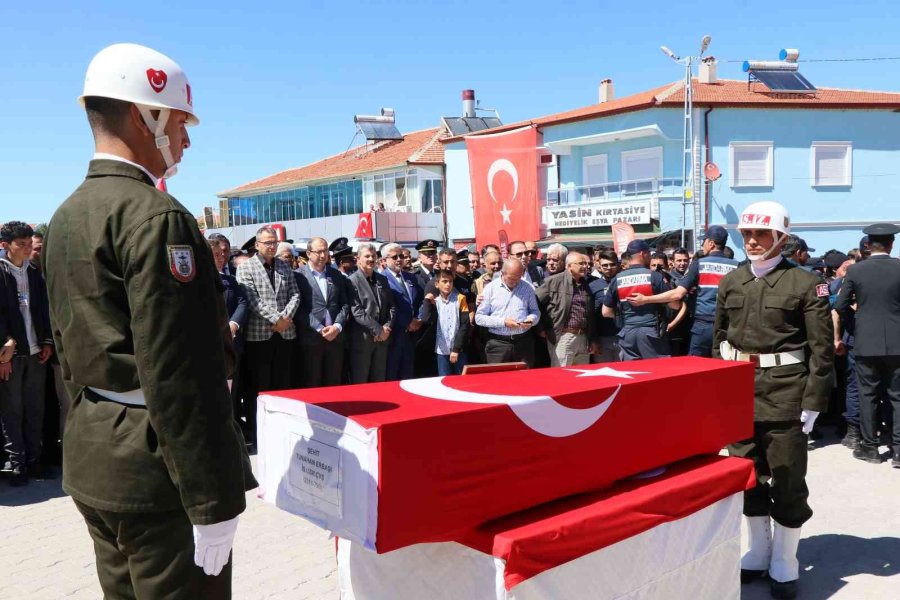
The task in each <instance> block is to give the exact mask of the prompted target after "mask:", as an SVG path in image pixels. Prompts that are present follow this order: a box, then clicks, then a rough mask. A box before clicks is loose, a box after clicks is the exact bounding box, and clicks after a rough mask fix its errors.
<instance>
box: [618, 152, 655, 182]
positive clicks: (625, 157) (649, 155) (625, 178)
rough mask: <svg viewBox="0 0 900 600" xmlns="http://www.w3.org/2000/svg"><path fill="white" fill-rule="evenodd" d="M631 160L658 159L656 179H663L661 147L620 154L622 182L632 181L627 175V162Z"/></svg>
mask: <svg viewBox="0 0 900 600" xmlns="http://www.w3.org/2000/svg"><path fill="white" fill-rule="evenodd" d="M632 158H658V159H659V173H657V175H656V177H657V179H662V178H663V147H662V146H651V147H650V148H639V149H637V150H625V151H624V152H622V158H621V162H622V181H634V180H633V179H632V177H631V175H630V174H629V173H628V161H629V160H630V159H632Z"/></svg>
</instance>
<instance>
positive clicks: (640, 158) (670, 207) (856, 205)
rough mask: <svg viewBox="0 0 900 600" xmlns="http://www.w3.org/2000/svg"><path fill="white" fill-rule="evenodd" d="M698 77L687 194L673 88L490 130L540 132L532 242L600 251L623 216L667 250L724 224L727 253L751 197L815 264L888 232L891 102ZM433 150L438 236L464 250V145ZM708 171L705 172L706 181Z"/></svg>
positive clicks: (898, 186) (680, 104)
mask: <svg viewBox="0 0 900 600" xmlns="http://www.w3.org/2000/svg"><path fill="white" fill-rule="evenodd" d="M711 66H712V68H709V67H710V65H705V66H704V67H705V68H702V69H701V74H700V77H699V78H697V79H694V80H693V88H692V91H693V107H694V110H693V112H692V121H693V144H692V152H691V153H690V159H691V163H692V164H693V172H694V177H693V185H692V186H690V187H689V189H688V190H684V188H683V187H682V156H683V154H684V151H683V137H682V132H683V127H684V122H685V119H684V86H683V83H681V82H677V83H673V84H670V85H665V86H662V87H659V88H655V89H652V90H648V91H646V92H642V93H639V94H635V95H632V96H628V97H624V98H621V99H615V98H614V97H613V90H612V83H611V82H608V81H607V82H604V83H603V84H601V89H600V99H601V102H599V103H598V104H595V105H592V106H588V107H584V108H580V109H576V110H572V111H568V112H565V113H560V114H556V115H550V116H546V117H540V118H536V119H533V120H530V121H525V122H521V123H516V124H511V125H507V126H504V127H501V128H495V129H492V130H491V131H490V132H489V133H496V132H500V131H503V130H508V129H514V128H517V127H521V126H525V125H534V126H537V127H538V128H539V130H540V131H541V132H542V134H543V146H542V147H540V148H536V149H535V151H536V152H537V153H538V154H539V156H540V157H541V158H540V160H539V161H538V163H539V165H540V166H539V167H538V169H539V174H538V176H539V179H538V180H539V182H541V183H540V189H541V192H542V194H543V197H541V198H539V202H540V203H541V206H540V207H539V210H541V214H542V223H543V225H544V230H543V239H544V241H545V242H550V241H560V242H562V243H566V241H569V242H570V243H579V242H580V243H598V242H608V241H610V240H611V233H610V227H609V225H610V223H611V222H612V221H615V220H619V219H623V220H626V221H628V222H631V223H632V225H633V227H634V228H635V231H636V234H637V236H638V237H643V238H653V237H657V236H659V235H660V233H662V232H669V231H675V230H679V231H678V232H677V233H674V234H672V235H671V236H668V237H667V238H666V242H665V243H666V245H670V246H671V245H679V244H680V241H681V232H680V230H682V228H684V229H686V230H687V231H686V235H685V237H686V243H687V245H688V247H690V246H691V245H692V232H693V229H694V227H695V222H696V224H697V226H698V228H699V229H701V230H702V229H703V228H705V227H706V226H708V225H712V224H721V225H724V226H725V227H726V228H728V229H729V230H730V232H731V236H732V238H731V242H730V245H731V246H732V247H733V248H735V249H736V250H739V249H740V247H741V243H740V238H739V235H738V234H737V232H736V230H735V225H736V223H737V219H738V215H739V214H740V213H741V211H742V210H743V209H744V207H745V206H747V205H748V204H750V203H752V202H756V201H758V200H776V201H778V202H781V203H782V204H784V205H785V206H786V207H787V208H788V211H789V212H790V215H791V219H792V229H793V232H794V233H796V234H797V235H799V236H801V237H803V238H804V239H806V241H807V242H808V244H809V245H810V246H811V247H813V248H815V249H816V253H817V254H822V253H824V252H825V251H827V250H828V249H830V248H838V249H840V250H843V251H847V250H848V249H850V248H852V247H855V246H856V245H857V244H858V243H859V239H860V237H861V236H862V233H861V231H860V230H861V229H862V228H863V227H864V226H865V225H867V224H869V223H871V222H873V221H891V222H897V223H900V114H898V113H900V93H885V92H872V91H856V90H839V89H830V88H829V89H825V88H820V89H818V90H816V91H815V93H812V94H786V93H775V92H772V91H771V90H770V89H769V88H768V87H766V85H764V84H763V83H761V82H753V83H752V84H751V83H748V81H746V80H745V81H735V80H717V79H716V77H715V64H714V63H713V64H712V65H711ZM475 135H479V134H475ZM444 143H445V161H446V181H447V189H446V192H447V211H448V219H447V221H448V235H449V237H450V239H451V240H452V241H453V242H456V243H460V242H468V241H473V240H474V224H473V223H472V214H473V208H472V193H471V184H470V181H469V168H468V156H467V151H466V146H465V139H464V138H463V137H453V138H449V139H446V140H444ZM708 163H713V164H714V165H715V168H712V167H711V168H710V169H709V170H706V171H705V170H704V166H705V165H707V164H708ZM715 171H718V174H719V175H720V176H719V177H718V178H716V177H715V175H716V173H715ZM704 173H706V175H705V174H704ZM707 175H709V177H707ZM738 255H739V256H740V255H741V253H740V252H738Z"/></svg>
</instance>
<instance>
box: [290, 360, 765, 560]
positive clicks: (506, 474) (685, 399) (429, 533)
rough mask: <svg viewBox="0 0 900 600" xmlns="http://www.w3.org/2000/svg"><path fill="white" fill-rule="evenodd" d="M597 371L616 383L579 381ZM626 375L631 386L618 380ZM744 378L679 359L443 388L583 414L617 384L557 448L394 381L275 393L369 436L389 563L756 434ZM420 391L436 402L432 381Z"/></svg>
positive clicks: (511, 418)
mask: <svg viewBox="0 0 900 600" xmlns="http://www.w3.org/2000/svg"><path fill="white" fill-rule="evenodd" d="M597 369H600V371H598V372H601V373H614V374H619V375H620V377H613V376H609V375H608V374H607V375H602V376H580V375H583V374H584V373H583V372H584V371H588V372H594V371H595V370H597ZM603 369H609V371H603ZM625 372H628V373H631V374H630V375H628V376H630V377H631V379H628V378H621V375H622V373H625ZM753 374H754V367H753V365H752V364H750V363H739V362H729V361H721V360H712V359H704V358H697V357H681V358H667V359H655V360H643V361H636V362H629V363H611V364H603V365H584V366H582V367H579V368H575V367H573V368H554V369H539V370H532V371H515V372H507V373H489V374H484V375H469V376H457V377H448V378H445V380H444V382H443V383H444V385H445V386H446V387H447V388H452V389H454V390H464V391H466V392H467V393H468V394H528V395H535V394H541V395H548V396H551V397H552V398H553V399H555V402H553V403H551V405H550V408H555V407H558V406H563V407H568V408H574V409H586V410H590V409H592V408H594V407H596V406H598V405H600V404H601V403H603V402H604V401H605V400H607V399H608V398H609V397H610V396H611V395H612V394H613V393H614V392H616V390H617V388H618V386H620V385H621V389H619V390H618V393H617V395H616V396H615V398H614V400H613V401H612V403H611V404H610V405H609V408H608V410H607V411H606V412H605V413H604V414H603V415H602V417H600V418H599V420H597V421H596V422H594V423H593V424H591V425H590V426H588V427H587V428H586V429H584V430H583V431H581V432H579V433H577V434H574V435H569V436H566V437H549V436H547V435H544V434H542V433H539V432H538V431H535V430H534V429H532V428H531V427H529V426H528V425H527V424H526V423H525V422H524V421H523V420H522V418H521V417H520V416H518V414H517V413H516V412H515V411H514V410H513V409H512V408H511V407H510V406H507V405H506V404H488V403H477V404H466V403H460V402H450V401H446V400H434V399H433V398H427V397H423V396H422V395H416V394H413V393H409V392H407V391H405V390H404V389H403V388H401V382H387V383H378V384H366V385H355V386H345V387H341V388H340V390H337V391H335V389H334V388H320V389H309V390H292V391H284V392H277V393H276V394H277V395H279V396H282V397H285V398H292V399H296V400H302V401H305V402H307V403H310V404H315V405H318V406H320V407H322V408H325V409H328V410H331V411H333V412H335V413H337V414H339V415H343V416H345V417H347V418H349V419H352V420H353V421H356V422H357V423H358V424H359V425H361V426H362V427H365V428H377V429H378V452H379V456H378V458H379V473H378V524H377V533H376V548H377V550H378V552H388V551H390V550H394V549H396V548H401V547H403V546H407V545H410V544H416V543H422V542H438V541H448V540H453V539H456V538H457V537H459V536H460V535H462V534H464V533H465V532H467V531H469V530H471V529H472V528H473V527H476V526H478V525H480V524H482V523H485V522H487V521H489V520H491V519H496V518H498V517H503V516H506V515H510V514H512V513H515V512H518V511H521V510H525V509H528V508H532V507H534V506H538V505H540V504H544V503H546V502H550V501H553V500H557V499H559V498H562V497H566V496H570V495H572V494H579V493H584V492H587V491H595V490H598V489H602V488H604V487H607V486H609V485H611V484H613V483H614V482H615V481H617V480H620V479H622V478H624V477H628V476H630V475H634V474H635V473H640V472H643V471H646V470H649V469H652V468H654V467H658V466H661V465H665V464H670V463H672V462H674V461H677V460H681V459H684V458H687V457H691V456H696V455H700V454H716V453H718V451H719V450H720V449H721V448H722V447H723V446H724V445H726V444H728V443H730V442H734V441H738V440H742V439H746V438H748V437H750V436H751V435H752V433H753ZM418 381H420V382H421V381H422V380H418ZM408 383H409V382H404V385H406V384H408ZM420 385H423V386H430V388H433V389H434V393H433V394H431V395H432V396H435V395H439V388H440V387H441V380H440V379H439V378H435V379H433V380H427V381H425V383H423V384H420ZM479 402H480V399H479ZM563 410H565V409H563ZM569 412H575V411H569ZM578 414H581V413H578ZM648 442H652V443H648ZM347 468H349V467H347Z"/></svg>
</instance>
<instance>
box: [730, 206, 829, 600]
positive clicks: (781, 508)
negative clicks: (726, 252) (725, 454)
mask: <svg viewBox="0 0 900 600" xmlns="http://www.w3.org/2000/svg"><path fill="white" fill-rule="evenodd" d="M738 230H739V231H740V232H741V236H742V237H743V240H744V251H745V252H746V254H747V258H748V259H749V260H748V262H747V263H745V264H743V265H741V266H739V267H738V268H736V269H734V270H733V271H731V272H730V273H729V274H728V275H726V276H725V277H724V278H723V279H722V281H721V282H720V283H719V293H718V296H717V298H716V321H715V325H714V338H713V356H714V357H715V358H723V359H725V360H738V361H748V362H752V363H753V364H754V365H755V366H756V374H755V379H754V384H755V385H754V389H755V400H754V405H753V421H754V422H753V436H752V437H751V438H748V439H746V440H743V441H740V442H737V443H735V444H731V445H730V446H729V447H728V451H729V454H731V455H732V456H740V457H743V458H749V459H751V460H753V462H754V464H755V467H756V486H755V487H753V488H751V489H749V490H747V491H746V492H744V515H745V516H746V517H747V526H748V530H749V533H750V536H749V538H750V547H749V551H748V552H747V553H746V554H744V556H743V557H742V559H741V582H742V583H747V582H750V581H752V580H754V579H757V578H759V577H762V576H764V575H765V574H766V572H767V571H768V574H769V579H770V586H771V587H770V590H771V594H772V596H773V597H775V598H794V597H796V595H797V580H798V578H799V575H800V565H799V562H798V561H797V546H798V544H799V543H800V528H801V526H802V525H803V524H804V523H805V522H806V521H808V520H809V518H810V517H812V514H813V513H812V509H811V508H810V507H809V504H808V502H807V499H808V498H809V489H808V488H807V487H806V466H807V454H806V453H807V443H808V438H807V435H808V434H809V433H810V432H811V431H812V428H813V425H814V423H815V421H816V418H817V417H818V416H819V413H820V412H821V411H824V410H825V409H827V408H828V400H829V398H830V396H831V389H832V384H833V363H834V339H833V330H832V321H831V315H830V310H829V304H828V285H827V284H825V283H822V282H821V280H820V279H819V278H818V277H817V276H815V275H813V274H811V273H808V272H806V271H804V270H803V269H801V268H799V267H798V266H797V265H795V264H794V263H792V262H790V261H788V260H786V259H785V258H784V257H783V256H782V254H781V250H782V248H783V246H784V244H785V242H786V241H787V236H788V234H789V233H790V217H789V215H788V213H787V210H785V208H784V207H783V206H782V205H780V204H778V203H777V202H770V201H764V202H755V203H753V204H750V205H749V206H747V208H746V209H744V212H743V213H741V216H740V220H739V222H738ZM773 520H774V521H775V525H774V532H773V528H772V521H773Z"/></svg>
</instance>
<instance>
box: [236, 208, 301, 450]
mask: <svg viewBox="0 0 900 600" xmlns="http://www.w3.org/2000/svg"><path fill="white" fill-rule="evenodd" d="M277 246H278V239H277V237H276V235H275V230H274V229H272V228H271V227H269V226H268V225H266V226H263V227H260V228H259V230H258V231H257V232H256V254H255V255H254V256H253V257H252V258H250V259H249V260H247V261H245V262H244V263H242V264H241V266H239V267H238V270H237V280H238V283H240V284H241V286H242V287H243V288H244V293H245V294H246V296H247V304H248V306H249V307H250V315H249V319H248V320H247V327H246V333H247V338H246V339H247V366H248V368H249V371H248V375H249V382H248V384H249V386H248V388H249V389H248V390H247V391H248V394H247V400H248V401H249V407H250V411H249V413H248V421H247V426H248V428H249V429H250V438H249V439H250V441H251V442H253V441H255V435H256V396H257V395H258V394H259V392H261V391H266V390H282V389H286V388H288V387H290V385H291V380H290V378H291V367H292V364H291V359H292V355H293V346H294V339H295V338H296V336H297V334H296V332H295V330H294V321H293V318H294V313H295V312H297V307H298V306H299V305H300V293H299V292H298V290H297V281H296V280H295V279H294V274H293V272H291V269H290V267H288V266H287V265H286V264H285V263H284V262H282V261H281V260H280V259H278V258H275V252H276V249H277Z"/></svg>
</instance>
